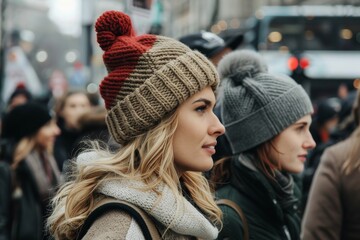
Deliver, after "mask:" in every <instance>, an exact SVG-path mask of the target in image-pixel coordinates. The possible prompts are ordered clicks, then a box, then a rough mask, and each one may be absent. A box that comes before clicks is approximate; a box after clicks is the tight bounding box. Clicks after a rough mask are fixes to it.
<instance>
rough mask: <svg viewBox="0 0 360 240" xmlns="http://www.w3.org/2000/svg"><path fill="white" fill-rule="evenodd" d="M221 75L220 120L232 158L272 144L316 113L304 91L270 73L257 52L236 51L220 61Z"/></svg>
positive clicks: (282, 76) (292, 82)
mask: <svg viewBox="0 0 360 240" xmlns="http://www.w3.org/2000/svg"><path fill="white" fill-rule="evenodd" d="M218 71H219V74H220V79H221V81H222V83H221V84H222V91H223V92H222V94H223V95H222V98H221V104H222V110H221V117H222V121H223V124H224V125H225V128H226V133H225V134H226V137H227V138H228V140H229V142H230V145H231V149H232V153H233V154H237V153H241V152H244V151H246V150H249V149H252V148H254V147H256V146H258V145H259V144H261V143H263V142H266V141H267V140H270V139H271V138H273V137H275V136H276V135H278V134H279V133H280V132H281V131H283V130H284V129H285V128H287V127H288V126H290V125H291V124H293V123H295V122H296V121H297V120H299V119H300V118H302V117H304V116H305V115H307V114H310V113H312V111H313V108H312V104H311V101H310V99H309V96H308V95H307V93H306V92H305V91H304V89H303V88H302V87H301V86H300V85H299V84H297V83H296V82H295V81H294V80H293V79H291V78H289V77H288V76H285V75H275V74H270V73H268V71H267V66H266V64H265V63H264V61H263V60H262V58H261V56H260V55H259V54H258V53H256V52H253V51H249V50H240V51H234V52H232V53H230V54H228V55H226V56H225V57H224V58H223V59H222V60H221V61H220V63H219V67H218Z"/></svg>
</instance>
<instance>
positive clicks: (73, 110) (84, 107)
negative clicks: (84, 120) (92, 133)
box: [60, 93, 91, 128]
mask: <svg viewBox="0 0 360 240" xmlns="http://www.w3.org/2000/svg"><path fill="white" fill-rule="evenodd" d="M90 106H91V105H90V101H89V99H88V97H87V96H86V95H85V94H83V93H75V94H72V95H70V96H69V97H68V98H67V99H66V100H65V104H64V108H63V109H62V111H61V113H60V114H61V116H62V117H63V118H64V120H65V124H66V127H68V128H76V127H77V121H78V119H79V117H80V116H81V115H82V114H84V113H85V112H87V111H90Z"/></svg>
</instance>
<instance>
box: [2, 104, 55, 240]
mask: <svg viewBox="0 0 360 240" xmlns="http://www.w3.org/2000/svg"><path fill="white" fill-rule="evenodd" d="M59 133H60V129H59V128H58V126H57V125H56V122H55V119H53V118H52V117H51V115H50V114H49V111H48V109H47V108H46V107H45V106H42V105H40V104H38V103H26V104H23V105H19V106H16V107H15V108H14V109H12V110H11V111H10V112H9V113H8V114H7V115H6V116H5V119H4V122H3V126H2V140H6V141H7V146H6V148H7V150H8V151H9V154H8V155H7V156H5V159H6V160H7V161H8V162H9V164H10V167H11V169H12V170H13V172H14V178H13V179H12V180H13V181H12V184H13V185H14V191H13V192H12V197H13V199H11V202H8V203H5V204H4V205H3V206H2V207H5V208H9V209H12V211H11V212H10V215H11V216H8V217H10V218H9V219H7V220H9V225H8V227H7V229H6V230H5V231H7V232H8V235H9V236H11V239H19V240H21V239H34V240H40V239H43V238H45V236H44V229H45V220H46V217H47V216H48V214H49V213H48V211H47V210H48V208H47V207H48V204H49V200H50V199H51V198H52V197H53V196H54V193H55V189H56V188H57V187H58V185H60V184H61V175H60V172H59V170H58V168H57V165H56V161H55V159H54V157H53V155H52V148H53V145H54V141H55V138H56V136H57V135H59ZM3 150H4V149H3ZM2 177H4V176H2ZM2 197H5V196H2ZM2 203H3V202H2ZM1 213H3V211H1ZM0 218H1V219H2V216H0ZM6 218H7V217H6ZM0 232H3V231H1V230H0ZM0 236H1V235H0Z"/></svg>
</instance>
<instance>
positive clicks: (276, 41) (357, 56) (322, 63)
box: [244, 6, 360, 99]
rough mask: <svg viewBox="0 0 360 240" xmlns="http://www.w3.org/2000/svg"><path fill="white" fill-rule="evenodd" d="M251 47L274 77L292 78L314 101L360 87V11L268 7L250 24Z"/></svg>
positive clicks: (340, 8)
mask: <svg viewBox="0 0 360 240" xmlns="http://www.w3.org/2000/svg"><path fill="white" fill-rule="evenodd" d="M246 25H247V29H248V31H247V32H246V33H245V35H244V40H245V42H246V43H247V44H248V46H247V47H251V48H254V49H256V50H258V51H259V52H260V53H261V54H262V55H263V56H264V57H265V59H266V60H267V62H268V64H269V71H274V72H280V73H284V74H288V75H292V76H293V77H294V78H295V79H296V80H297V81H298V82H299V83H301V84H302V85H303V86H304V87H305V89H306V90H307V91H308V93H309V94H310V96H311V97H312V98H313V99H315V98H319V97H330V96H331V97H332V96H336V95H337V90H338V87H339V85H340V84H343V85H344V84H346V86H348V88H350V89H354V88H355V87H356V88H357V87H359V86H360V80H359V79H358V78H360V8H359V7H355V6H276V7H275V6H269V7H263V8H261V9H259V10H258V11H257V12H256V13H255V16H254V17H252V18H250V19H249V20H248V21H247V24H246Z"/></svg>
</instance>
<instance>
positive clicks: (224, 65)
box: [218, 50, 268, 83]
mask: <svg viewBox="0 0 360 240" xmlns="http://www.w3.org/2000/svg"><path fill="white" fill-rule="evenodd" d="M218 72H219V75H220V78H221V79H224V78H231V79H232V80H233V81H234V82H239V83H241V82H242V81H243V80H244V78H246V77H249V76H255V75H257V74H259V73H267V72H268V68H267V65H266V63H265V61H264V60H263V59H262V56H261V55H260V54H258V53H257V52H255V51H251V50H237V51H233V52H231V53H229V54H227V55H225V56H224V58H223V59H221V61H220V62H219V65H218Z"/></svg>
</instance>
